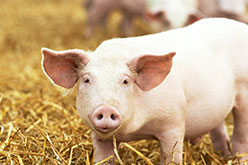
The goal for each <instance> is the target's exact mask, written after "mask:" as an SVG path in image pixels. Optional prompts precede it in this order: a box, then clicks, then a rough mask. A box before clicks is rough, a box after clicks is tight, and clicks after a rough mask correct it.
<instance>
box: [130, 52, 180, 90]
mask: <svg viewBox="0 0 248 165" xmlns="http://www.w3.org/2000/svg"><path fill="white" fill-rule="evenodd" d="M175 54H176V53H175V52H172V53H169V54H166V55H162V56H154V55H144V56H141V57H138V58H135V59H133V60H132V61H131V63H129V64H128V65H129V67H130V69H131V70H134V71H135V72H136V74H137V75H136V77H135V83H136V84H137V85H138V86H139V87H140V88H141V89H142V90H144V91H148V90H151V89H152V88H154V87H156V86H158V85H159V84H160V83H161V82H162V81H163V80H164V79H165V77H166V76H167V75H168V73H169V72H170V70H171V67H172V58H173V56H174V55H175Z"/></svg>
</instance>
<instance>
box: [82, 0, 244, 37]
mask: <svg viewBox="0 0 248 165" xmlns="http://www.w3.org/2000/svg"><path fill="white" fill-rule="evenodd" d="M247 2H248V0H84V5H85V8H86V10H87V12H88V29H87V32H86V36H87V37H90V36H91V35H92V33H93V31H94V28H95V27H96V26H97V25H99V24H100V25H102V26H105V24H106V19H107V17H108V16H109V14H110V13H111V12H112V11H113V10H120V11H121V12H122V14H123V19H122V22H121V27H122V31H123V33H124V35H126V36H130V35H132V34H133V29H132V20H133V19H134V18H135V17H140V18H142V19H143V20H144V21H146V23H147V24H148V25H149V26H150V27H151V29H152V30H153V32H159V31H164V30H168V29H174V28H180V27H184V26H186V25H189V24H192V23H194V22H196V21H197V20H199V19H202V18H207V17H226V18H230V19H235V20H238V21H241V22H245V23H247V22H248V21H247V16H246V7H247Z"/></svg>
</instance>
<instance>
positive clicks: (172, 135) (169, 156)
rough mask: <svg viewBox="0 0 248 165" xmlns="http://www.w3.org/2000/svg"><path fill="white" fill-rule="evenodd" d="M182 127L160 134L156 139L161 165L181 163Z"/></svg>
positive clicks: (183, 130)
mask: <svg viewBox="0 0 248 165" xmlns="http://www.w3.org/2000/svg"><path fill="white" fill-rule="evenodd" d="M184 132H185V129H184V127H183V128H182V127H180V128H174V129H171V130H169V131H165V132H163V133H161V134H160V135H159V136H158V137H157V138H158V140H159V142H160V150H161V160H160V162H161V165H166V164H169V163H170V162H171V161H174V162H175V163H181V162H182V152H183V140H184Z"/></svg>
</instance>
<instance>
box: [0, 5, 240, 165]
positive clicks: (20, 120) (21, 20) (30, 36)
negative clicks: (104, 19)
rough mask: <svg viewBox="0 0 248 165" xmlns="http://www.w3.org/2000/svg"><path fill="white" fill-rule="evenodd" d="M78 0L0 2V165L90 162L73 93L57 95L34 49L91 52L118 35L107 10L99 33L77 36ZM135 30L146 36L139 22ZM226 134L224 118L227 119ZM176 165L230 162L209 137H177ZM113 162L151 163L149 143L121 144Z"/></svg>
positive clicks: (82, 24)
mask: <svg viewBox="0 0 248 165" xmlns="http://www.w3.org/2000/svg"><path fill="white" fill-rule="evenodd" d="M81 4H82V2H81V0H73V1H66V0H35V1H34V0H25V1H20V0H11V1H1V2H0V18H1V19H0V20H1V21H0V78H1V80H0V164H21V165H23V164H25V165H26V164H86V165H89V164H92V161H93V158H94V157H93V146H92V143H91V139H90V130H89V129H88V128H87V127H86V126H85V125H84V124H83V123H82V121H81V119H80V118H79V116H78V115H77V112H76V109H75V94H72V96H62V93H63V92H64V91H62V90H61V89H58V90H57V88H56V87H54V86H53V85H52V84H51V83H50V82H49V81H48V79H47V78H46V77H45V76H44V74H43V73H42V71H41V66H40V61H41V54H40V49H41V47H48V48H52V49H55V50H64V49H69V48H82V49H85V50H88V49H95V48H96V47H97V45H99V44H100V43H101V42H102V41H103V40H105V39H108V38H112V37H118V36H121V35H122V34H121V32H120V31H119V30H118V28H117V26H118V23H119V20H120V18H121V15H120V14H118V13H115V14H114V15H113V16H112V17H111V18H110V20H109V22H108V26H107V30H106V29H105V31H104V29H101V28H98V29H96V33H95V34H94V36H93V37H92V38H90V39H86V38H85V37H84V31H85V28H86V19H87V17H86V16H87V15H86V13H85V11H84V10H83V8H82V6H81ZM134 29H135V33H136V35H143V34H147V33H149V32H150V31H149V28H148V27H147V26H146V25H145V24H144V23H143V22H142V21H140V20H137V21H135V23H134ZM228 130H229V133H230V134H231V130H232V121H231V120H228ZM184 151H185V152H184V164H224V163H228V164H232V163H234V162H235V158H223V157H221V156H219V155H218V154H216V153H214V152H213V149H212V147H211V142H210V139H209V136H205V137H204V139H203V140H202V141H201V142H200V143H199V144H198V145H196V146H191V145H190V144H189V143H188V142H185V149H184ZM116 153H117V154H118V155H119V159H118V160H116V162H117V164H119V163H122V162H123V163H124V164H146V163H148V164H159V159H160V158H159V144H158V143H157V142H156V141H145V140H142V141H138V142H132V143H129V144H127V143H123V144H121V145H120V148H119V150H118V151H117V150H116Z"/></svg>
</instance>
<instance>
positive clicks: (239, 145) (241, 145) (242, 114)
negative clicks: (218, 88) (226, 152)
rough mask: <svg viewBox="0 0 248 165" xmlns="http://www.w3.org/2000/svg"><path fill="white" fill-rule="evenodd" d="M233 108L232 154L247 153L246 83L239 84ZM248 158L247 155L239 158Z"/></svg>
mask: <svg viewBox="0 0 248 165" xmlns="http://www.w3.org/2000/svg"><path fill="white" fill-rule="evenodd" d="M235 107H236V108H235V109H234V110H233V120H234V130H233V136H232V146H233V155H236V154H245V153H248V84H247V81H244V83H243V84H239V91H238V93H237V95H236V98H235ZM245 159H248V155H246V156H244V157H242V158H241V160H245Z"/></svg>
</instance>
